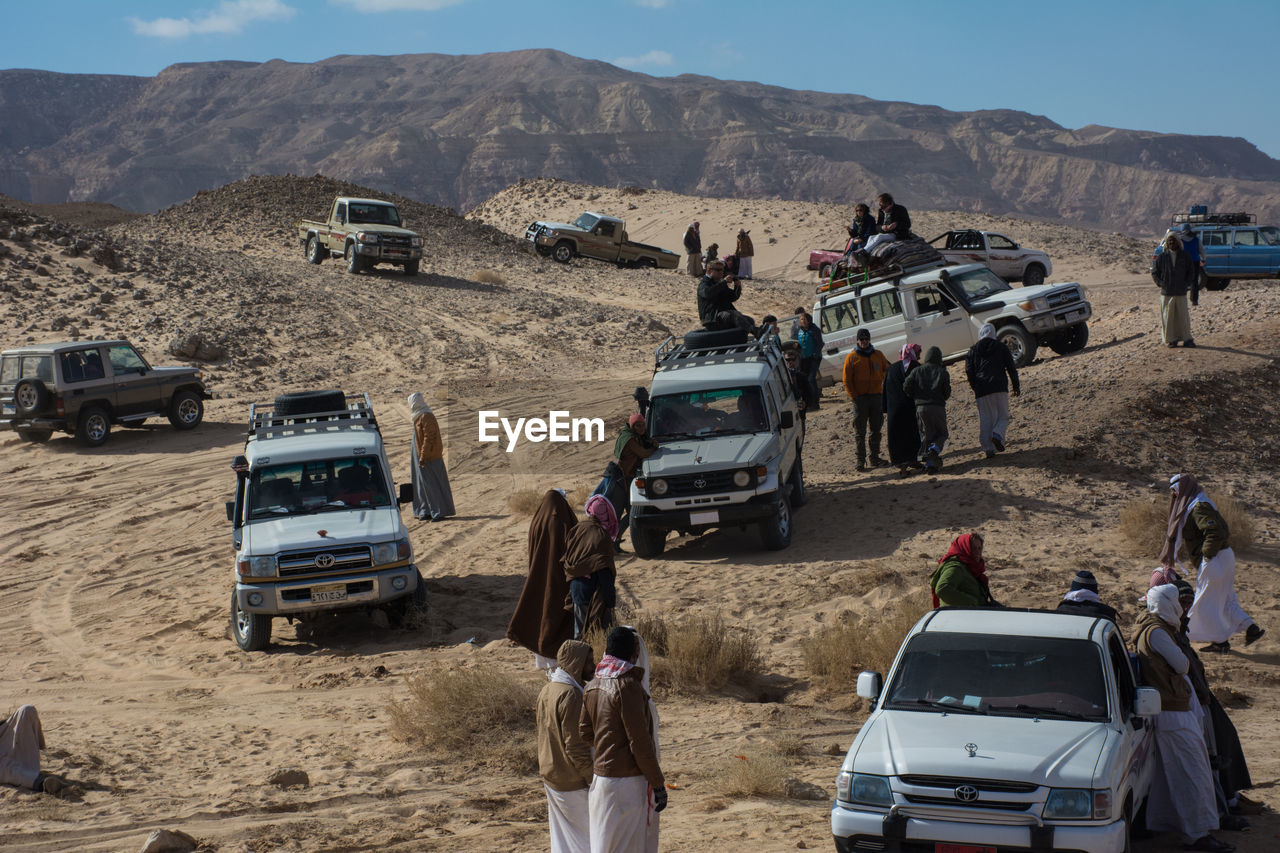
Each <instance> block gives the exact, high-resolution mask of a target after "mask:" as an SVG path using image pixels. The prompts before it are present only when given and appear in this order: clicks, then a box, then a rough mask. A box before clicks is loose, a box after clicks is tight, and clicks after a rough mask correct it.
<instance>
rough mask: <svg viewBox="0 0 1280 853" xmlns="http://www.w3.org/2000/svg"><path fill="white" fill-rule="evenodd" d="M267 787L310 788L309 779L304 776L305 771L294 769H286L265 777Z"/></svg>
mask: <svg viewBox="0 0 1280 853" xmlns="http://www.w3.org/2000/svg"><path fill="white" fill-rule="evenodd" d="M267 784H268V785H275V786H276V787H277V788H281V789H286V788H309V787H311V777H309V776H308V775H307V774H306V771H305V770H298V769H297V768H294V767H287V768H284V769H282V770H277V771H276V772H275V773H272V774H271V775H270V776H268V777H267Z"/></svg>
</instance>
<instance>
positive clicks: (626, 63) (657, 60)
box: [613, 50, 676, 68]
mask: <svg viewBox="0 0 1280 853" xmlns="http://www.w3.org/2000/svg"><path fill="white" fill-rule="evenodd" d="M675 61H676V58H675V57H674V56H672V55H671V54H669V53H667V52H666V51H665V50H651V51H649V52H648V53H645V54H642V55H640V56H619V57H618V58H617V59H615V60H614V61H613V64H614V65H617V66H620V67H622V68H644V67H647V66H657V67H662V68H665V67H667V66H669V65H672V64H674V63H675Z"/></svg>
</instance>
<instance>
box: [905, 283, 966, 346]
mask: <svg viewBox="0 0 1280 853" xmlns="http://www.w3.org/2000/svg"><path fill="white" fill-rule="evenodd" d="M902 298H903V301H904V302H905V303H906V304H905V305H904V306H903V308H904V310H905V312H906V315H907V320H908V322H907V339H908V340H910V341H911V342H912V343H918V344H920V346H921V347H923V348H924V349H926V350H927V349H929V347H938V348H939V349H941V350H942V356H943V358H951V357H952V356H955V355H960V354H962V353H964V352H967V351H968V349H969V347H971V346H973V343H974V339H975V333H974V330H973V325H972V324H971V323H970V322H969V314H968V313H967V312H966V311H965V310H964V309H963V308H961V307H960V306H959V305H958V304H956V301H955V299H953V298H952V297H951V296H950V294H947V293H944V292H943V291H942V289H941V288H939V287H938V285H937V284H923V285H920V286H919V287H916V288H913V289H911V290H908V291H904V292H903V294H902Z"/></svg>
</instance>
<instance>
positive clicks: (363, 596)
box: [236, 564, 418, 616]
mask: <svg viewBox="0 0 1280 853" xmlns="http://www.w3.org/2000/svg"><path fill="white" fill-rule="evenodd" d="M398 577H399V578H403V579H404V586H403V587H402V588H401V589H396V586H395V579H396V578H398ZM417 585H418V568H417V566H415V565H413V564H410V565H407V566H396V567H395V568H394V569H383V570H381V571H370V572H358V573H354V574H348V575H335V576H333V577H324V578H307V579H305V580H275V581H264V582H260V583H242V582H241V581H240V580H238V579H237V581H236V601H238V602H239V604H240V609H241V610H243V611H244V612H246V613H259V614H264V615H268V616H291V615H294V614H298V613H319V612H328V611H331V610H342V609H345V608H348V607H369V606H371V605H377V604H382V603H384V602H387V601H394V600H395V599H397V598H404V597H405V596H407V595H412V594H413V591H414V590H415V589H416V588H417ZM321 587H324V589H320V588H321ZM339 588H340V591H341V592H342V593H344V595H343V596H342V597H341V598H336V597H334V594H335V593H336V592H338V591H339ZM313 594H319V595H321V596H322V597H325V596H327V597H329V598H330V599H331V600H322V601H313V600H312V599H313ZM254 595H260V596H261V597H262V600H261V601H260V602H259V603H257V604H255V603H253V601H250V598H251V597H252V596H254Z"/></svg>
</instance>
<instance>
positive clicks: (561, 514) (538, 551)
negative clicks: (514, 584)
mask: <svg viewBox="0 0 1280 853" xmlns="http://www.w3.org/2000/svg"><path fill="white" fill-rule="evenodd" d="M577 523H578V516H577V514H576V513H574V511H573V509H572V508H571V507H570V506H569V502H568V501H566V500H565V499H564V492H563V491H561V490H560V489H550V490H548V491H547V493H546V494H545V495H543V496H542V502H541V503H539V504H538V508H537V510H535V511H534V513H533V521H531V522H530V523H529V573H528V575H527V576H526V577H525V580H524V589H523V590H522V591H521V592H520V600H519V601H518V602H516V609H515V612H514V613H512V614H511V623H510V625H509V626H508V628H507V637H508V638H510V639H512V640H514V641H515V642H517V643H519V644H520V645H522V646H524V647H525V648H526V649H528V650H529V651H531V652H533V653H534V656H535V657H534V660H535V665H536V666H537V667H538V668H539V669H552V668H554V667H555V665H556V652H558V651H559V650H560V644H561V643H563V642H564V641H565V640H568V639H570V638H571V637H572V636H573V611H572V610H570V609H568V608H567V607H566V606H565V600H566V599H567V598H568V596H569V581H568V580H567V579H566V578H565V576H564V567H563V566H562V565H561V562H560V561H561V560H562V559H563V558H564V551H565V546H566V545H567V544H568V541H569V530H570V529H571V528H572V527H573V526H574V525H575V524H577Z"/></svg>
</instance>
